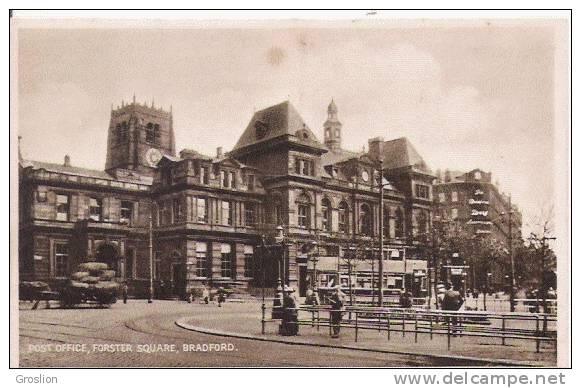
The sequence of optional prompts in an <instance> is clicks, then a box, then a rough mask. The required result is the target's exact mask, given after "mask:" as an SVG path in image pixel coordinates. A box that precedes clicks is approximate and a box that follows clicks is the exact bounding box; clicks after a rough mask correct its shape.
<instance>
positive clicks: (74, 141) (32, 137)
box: [17, 20, 555, 230]
mask: <svg viewBox="0 0 581 388" xmlns="http://www.w3.org/2000/svg"><path fill="white" fill-rule="evenodd" d="M114 27H115V26H114V25H109V26H108V28H91V29H89V28H66V29H64V28H40V29H39V28H22V29H20V30H19V31H18V62H17V63H18V109H19V110H18V112H19V113H18V118H19V123H18V129H19V134H20V135H21V136H22V141H21V150H22V154H23V157H24V158H29V159H35V160H40V161H47V162H57V163H60V162H62V160H63V157H64V155H65V154H68V155H70V156H71V161H72V164H73V165H76V166H82V167H88V168H94V169H103V168H104V165H105V156H106V137H107V128H108V125H109V116H110V109H111V104H114V105H115V106H117V105H120V104H121V102H122V100H124V101H126V102H127V101H130V100H131V99H132V96H133V94H134V93H135V95H136V98H137V101H139V102H147V103H148V104H150V103H151V102H152V100H153V99H154V100H155V105H156V106H162V107H164V108H166V109H169V106H170V105H171V106H172V109H173V115H174V130H175V135H176V148H177V150H178V151H179V150H181V149H182V148H193V149H195V150H198V151H200V152H203V153H206V154H214V153H215V152H216V148H217V147H220V146H222V147H224V150H225V151H227V150H229V149H231V148H232V147H233V146H234V144H235V143H236V141H237V139H238V137H239V136H240V135H241V134H242V131H243V130H244V129H245V128H246V125H247V124H248V122H249V120H250V118H251V117H252V114H253V112H254V111H256V110H259V109H263V108H265V107H268V106H270V105H275V104H277V103H280V102H282V101H284V100H290V101H291V102H292V104H293V105H294V106H295V107H296V109H297V110H298V111H299V113H300V114H301V115H302V117H303V119H304V120H305V122H306V123H307V125H308V126H309V127H310V128H311V129H312V130H313V131H314V132H315V134H316V135H317V136H318V137H319V139H320V140H322V138H323V132H322V126H323V123H324V121H325V119H326V114H327V113H326V110H327V106H328V104H329V102H330V101H331V99H334V100H335V102H336V104H337V106H338V109H339V119H340V120H341V122H342V123H343V132H342V136H343V146H344V148H348V149H352V150H361V149H362V147H364V146H365V147H367V139H369V138H372V137H376V136H382V137H384V138H385V140H389V139H394V138H397V137H401V136H405V137H407V138H408V139H409V140H410V141H411V142H412V144H413V145H414V146H415V148H416V149H417V150H418V151H419V153H420V154H421V155H422V156H423V158H424V160H425V161H426V163H427V164H428V166H429V167H430V168H431V169H432V170H434V171H435V170H436V169H442V170H443V169H446V168H448V169H451V170H465V171H469V170H472V169H474V168H481V169H483V170H485V171H491V172H492V174H493V180H494V181H496V180H498V182H499V185H500V189H501V191H505V192H507V193H508V192H510V193H511V194H512V198H513V202H514V203H516V204H517V205H518V206H519V207H520V208H521V210H522V212H523V219H524V223H525V224H527V223H530V222H532V220H533V219H535V218H536V217H537V216H538V214H539V213H540V212H541V211H544V210H546V208H547V207H549V206H551V205H552V202H553V200H554V193H553V186H554V185H553V184H552V182H553V181H554V179H555V162H554V156H555V151H554V148H553V147H554V138H555V128H554V120H555V117H554V108H555V106H554V87H555V86H554V83H555V80H554V71H555V68H554V67H555V65H554V58H555V43H554V33H553V32H554V31H553V28H552V27H551V25H550V23H549V24H547V23H538V24H534V23H512V24H510V23H499V24H498V25H497V23H496V22H495V21H494V20H493V21H490V20H489V21H472V22H471V23H460V24H450V25H446V24H445V23H439V24H437V25H436V24H434V25H431V24H430V23H426V22H423V23H421V24H416V25H415V26H414V27H410V26H409V25H406V26H402V25H400V24H397V23H389V22H384V23H381V24H373V25H358V23H356V22H352V23H347V24H345V23H342V24H340V25H339V24H337V25H334V24H333V23H326V24H325V25H322V26H317V25H316V24H312V23H311V24H301V23H296V24H294V25H293V23H292V22H291V23H288V22H287V23H286V24H284V25H281V24H280V23H276V22H272V23H267V25H262V26H260V27H256V26H253V27H252V28H249V27H248V26H245V25H244V23H237V24H232V25H231V26H229V27H224V26H220V27H217V26H216V25H212V26H210V27H208V26H206V27H205V28H198V27H199V26H198V27H196V28H191V26H189V27H187V28H179V29H178V28H150V26H147V25H145V26H144V27H141V28H137V27H133V28H114ZM523 229H525V230H526V229H527V225H525V226H524V228H523Z"/></svg>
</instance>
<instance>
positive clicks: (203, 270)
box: [196, 242, 208, 278]
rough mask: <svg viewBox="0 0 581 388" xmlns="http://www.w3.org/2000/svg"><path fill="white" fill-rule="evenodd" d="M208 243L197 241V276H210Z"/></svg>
mask: <svg viewBox="0 0 581 388" xmlns="http://www.w3.org/2000/svg"><path fill="white" fill-rule="evenodd" d="M207 268H208V244H207V243H205V242H196V276H197V277H200V278H205V277H208V276H207V275H208V273H207V272H208V271H207Z"/></svg>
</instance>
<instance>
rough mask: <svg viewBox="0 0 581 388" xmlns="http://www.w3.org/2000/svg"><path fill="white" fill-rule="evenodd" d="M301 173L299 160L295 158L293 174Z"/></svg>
mask: <svg viewBox="0 0 581 388" xmlns="http://www.w3.org/2000/svg"><path fill="white" fill-rule="evenodd" d="M300 173H301V160H300V159H299V158H295V174H300Z"/></svg>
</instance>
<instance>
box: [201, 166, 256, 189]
mask: <svg viewBox="0 0 581 388" xmlns="http://www.w3.org/2000/svg"><path fill="white" fill-rule="evenodd" d="M198 171H199V175H200V183H201V184H204V185H207V184H209V182H210V177H209V167H208V166H200V167H199V169H198ZM245 179H246V182H245V183H246V185H247V187H248V190H250V191H253V190H254V187H255V183H256V178H255V176H254V175H252V174H248V175H246V176H245ZM220 187H223V188H227V189H235V188H237V187H238V182H237V181H236V173H235V172H234V171H226V170H220Z"/></svg>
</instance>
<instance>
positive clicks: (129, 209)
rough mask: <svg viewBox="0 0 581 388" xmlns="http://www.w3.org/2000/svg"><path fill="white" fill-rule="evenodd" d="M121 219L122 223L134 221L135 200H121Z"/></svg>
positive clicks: (128, 223) (129, 223)
mask: <svg viewBox="0 0 581 388" xmlns="http://www.w3.org/2000/svg"><path fill="white" fill-rule="evenodd" d="M119 221H120V222H121V223H122V224H127V225H131V224H132V222H133V202H131V201H121V217H120V219H119Z"/></svg>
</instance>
